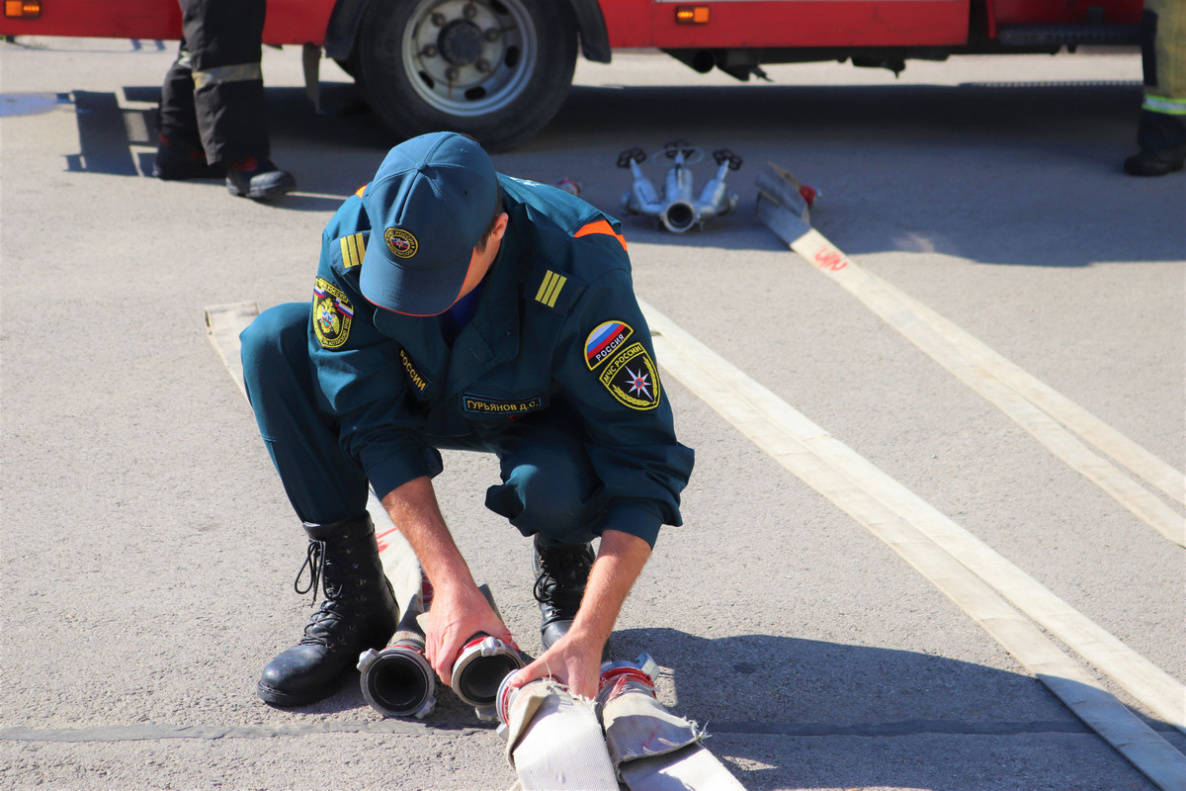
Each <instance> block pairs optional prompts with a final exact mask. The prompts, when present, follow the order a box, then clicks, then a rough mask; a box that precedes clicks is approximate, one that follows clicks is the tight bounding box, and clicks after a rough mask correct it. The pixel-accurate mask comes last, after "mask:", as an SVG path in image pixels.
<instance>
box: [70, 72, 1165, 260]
mask: <svg viewBox="0 0 1186 791" xmlns="http://www.w3.org/2000/svg"><path fill="white" fill-rule="evenodd" d="M122 91H123V95H124V97H126V99H127V101H128V102H136V103H152V102H155V101H156V100H157V99H158V97H159V93H160V90H159V88H157V87H154V86H126V87H124V88H123V89H122ZM72 95H73V98H74V101H75V103H76V106H77V118H78V131H79V142H80V149H81V150H80V152H79V153H77V154H75V153H73V152H63V155H64V156H65V158H66V161H67V167H68V169H70V170H76V171H82V172H94V173H105V174H113V175H124V176H141V177H147V176H148V175H150V174H151V160H152V154H153V151H154V150H155V131H154V130H155V123H154V116H155V110H153V109H148V108H145V107H136V108H128V107H121V106H120V102H119V101H118V98H119V97H118V94H117V93H115V92H112V93H98V92H87V91H75V92H74V93H73V94H72ZM266 95H267V103H268V109H269V124H270V130H271V137H272V142H273V152H274V157H273V158H274V159H276V160H277V164H279V165H280V166H281V167H284V168H286V169H288V170H291V171H292V172H293V173H294V174H295V175H296V176H297V180H298V183H299V185H300V191H299V192H298V193H296V194H293V195H290V196H286V197H285V198H282V199H280V200H277V201H275V202H274V203H273V204H272V205H273V206H275V208H276V209H278V210H297V211H315V212H328V211H333V210H334V209H335V208H336V206H337V205H338V203H339V202H340V201H341V200H344V199H345V198H346V197H348V196H349V195H350V194H352V193H353V192H354V191H355V190H356V189H357V188H358V187H359V186H361V185H362V184H364V183H365V182H366V181H367V179H368V178H369V177H370V175H371V174H372V173H373V172H374V170H375V168H376V167H377V166H378V164H379V163H380V162H381V161H382V158H383V156H384V155H385V153H386V151H387V149H388V147H389V146H390V145H392V144H394V143H395V142H398V141H397V140H395V139H394V138H393V136H392V135H391V133H390V132H388V131H387V130H386V129H385V128H384V127H383V126H382V125H381V124H380V123H379V121H378V120H377V119H376V117H375V116H374V115H373V114H372V113H371V112H370V111H369V109H367V107H366V105H365V102H364V101H363V99H362V97H361V95H360V93H359V91H358V89H357V88H356V87H355V86H354V85H353V84H352V83H332V82H330V83H323V84H322V110H321V112H320V113H318V112H315V111H314V109H313V105H312V103H311V102H310V101H309V99H308V98H307V96H306V95H305V92H304V90H303V89H301V88H294V87H279V88H268V89H267V90H266ZM1140 96H1141V91H1140V86H1139V85H1138V84H1137V83H1135V82H1134V83H1122V82H1117V83H1094V84H1093V83H1082V84H1079V83H1076V84H1071V85H1068V84H1041V83H1020V84H1002V85H993V84H968V85H961V86H956V87H947V86H919V85H890V86H830V87H817V86H784V85H774V86H772V85H758V86H755V85H741V84H739V85H737V86H735V87H733V86H731V87H721V86H713V87H663V88H651V87H625V88H614V87H583V86H578V87H576V88H574V89H573V90H572V92H571V93H570V95H569V97H568V100H567V101H566V102H565V104H564V105H563V107H562V108H561V110H560V112H559V113H558V115H557V116H556V118H555V119H554V120H553V122H552V123H551V124H550V125H549V127H548V128H546V129H545V130H544V131H543V132H542V133H540V134H539V135H538V136H537V137H536V138H534V139H532V140H531V141H529V142H528V143H526V144H524V145H523V146H522V147H520V148H519V149H517V150H515V151H511V152H506V153H502V154H497V155H495V162H496V165H497V167H498V168H499V170H500V171H502V172H505V173H508V174H511V175H517V176H521V177H524V178H530V179H535V180H538V181H543V182H545V183H555V182H556V181H558V180H559V179H561V178H571V179H574V180H576V181H578V182H581V183H582V185H583V187H584V189H583V192H582V197H584V198H585V199H586V200H588V201H589V202H590V203H593V204H594V205H596V206H598V207H599V208H601V209H602V210H604V211H606V212H608V213H610V214H611V215H614V216H619V217H622V212H621V207H620V199H621V196H622V194H623V193H624V192H625V191H627V190H628V189H629V188H630V184H631V181H632V179H631V177H630V173H629V171H627V170H622V169H619V168H617V167H616V161H617V156H618V153H619V152H621V151H623V150H625V149H627V148H631V147H634V146H640V145H641V146H642V147H643V148H644V149H646V150H648V151H650V153H651V158H650V160H649V161H648V162H646V163H644V170H645V171H646V173H647V175H648V176H649V177H650V178H651V179H652V181H654V182H655V183H656V185H661V184H662V182H663V178H664V176H665V174H666V172H667V169H668V168H669V166H670V163H669V161H668V160H666V159H663V158H662V156H661V151H662V145H663V144H664V143H665V142H667V141H670V140H672V139H676V138H683V139H686V140H689V141H691V143H692V144H694V145H700V146H702V147H703V149H704V150H705V152H706V153H707V152H711V151H713V150H715V149H717V148H721V147H727V148H730V149H731V150H733V151H735V152H736V153H738V154H739V155H741V156H742V157H743V159H744V160H745V164H744V165H743V168H742V169H741V170H740V171H738V172H736V173H732V174H730V176H729V184H730V189H731V191H735V192H736V193H737V194H738V195H739V196H740V198H741V201H740V204H739V209H738V212H737V213H736V214H734V215H732V216H729V217H724V218H717V219H714V220H712V221H710V222H709V223H708V224H707V225H706V226H705V228H704V230H693V231H690V232H688V233H685V234H678V235H677V234H672V233H669V232H666V231H662V230H658V229H656V228H655V224H654V223H653V222H651V221H649V220H646V219H644V218H638V217H623V221H624V229H625V232H626V233H627V236H628V238H630V239H632V240H635V239H637V240H639V241H645V242H653V243H656V244H663V245H669V246H680V247H689V248H716V249H735V250H751V249H755V250H777V249H785V248H783V247H782V245H781V243H780V242H778V241H777V239H776V238H775V237H774V236H773V234H771V233H770V232H769V231H767V230H766V229H765V228H764V227H762V226H761V224H760V223H759V222H758V220H757V218H756V217H755V216H754V212H753V198H754V196H756V188H755V187H754V186H753V183H754V179H755V178H756V176H757V173H758V172H759V171H760V169H761V168H762V167H764V165H765V163H766V162H768V161H774V162H777V163H779V164H780V165H782V166H784V167H786V168H788V169H789V170H791V172H793V173H795V174H796V175H797V176H799V178H800V179H801V180H803V181H804V182H806V183H809V184H812V185H814V186H817V187H819V188H821V189H822V191H823V198H822V200H821V201H820V202H819V203H818V204H817V206H816V207H815V210H814V211H813V223H814V224H815V225H816V227H818V228H819V229H820V230H821V231H823V232H824V233H825V234H826V235H828V236H829V237H830V238H832V241H833V242H834V243H835V244H837V245H838V246H839V247H840V248H841V249H843V250H844V251H845V252H847V253H849V254H850V255H859V254H865V253H878V252H887V251H906V252H921V253H938V254H949V255H953V256H959V257H962V258H967V259H971V260H973V261H976V262H982V263H995V264H1015V265H1030V266H1087V265H1090V264H1091V263H1093V262H1095V261H1162V260H1164V261H1180V260H1181V259H1182V258H1183V257H1186V232H1177V233H1175V232H1174V231H1173V230H1172V229H1173V228H1174V227H1177V225H1176V224H1175V223H1176V219H1175V218H1176V212H1177V211H1180V205H1181V204H1180V201H1181V188H1182V184H1181V178H1180V177H1177V176H1168V177H1166V178H1164V179H1132V178H1130V177H1126V176H1124V175H1123V174H1122V173H1121V171H1120V162H1121V161H1122V160H1123V158H1124V156H1126V155H1127V154H1129V153H1132V151H1131V150H1130V149H1131V148H1132V141H1133V140H1134V138H1135V119H1136V114H1137V110H1138V108H1139V103H1140ZM129 130H132V131H129ZM135 147H139V148H138V150H136V151H133V149H134V148H135ZM656 154H658V156H656ZM692 169H693V174H694V177H695V179H696V184H697V189H699V187H700V186H701V185H702V184H703V183H704V182H705V181H707V180H708V179H709V178H710V177H711V176H712V175H714V174H715V170H716V168H715V165H713V163H712V162H711V161H708V162H704V163H701V164H699V165H698V166H694V167H693V168H692ZM1175 179H1176V180H1175ZM211 185H212V187H213V186H216V185H217V187H218V188H222V185H221V184H220V183H218V182H211ZM1113 206H1123V216H1124V217H1125V218H1126V219H1125V223H1124V227H1123V228H1119V227H1117V224H1116V214H1115V211H1114V209H1113V208H1112V207H1113Z"/></svg>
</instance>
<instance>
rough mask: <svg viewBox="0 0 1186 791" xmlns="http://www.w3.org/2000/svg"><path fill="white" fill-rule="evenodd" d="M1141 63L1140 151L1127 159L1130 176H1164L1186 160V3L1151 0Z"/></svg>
mask: <svg viewBox="0 0 1186 791" xmlns="http://www.w3.org/2000/svg"><path fill="white" fill-rule="evenodd" d="M1142 26H1143V27H1144V31H1143V36H1142V41H1141V64H1142V67H1143V70H1144V73H1145V101H1144V102H1143V103H1142V105H1141V121H1140V125H1139V127H1138V129H1137V144H1138V145H1139V146H1140V147H1141V150H1140V152H1139V153H1137V154H1134V155H1133V156H1131V157H1129V158H1128V159H1126V160H1125V161H1124V171H1125V172H1126V173H1128V174H1129V175H1131V176H1164V175H1165V174H1167V173H1173V172H1175V171H1178V170H1181V169H1182V166H1183V163H1184V162H1186V3H1184V2H1182V0H1146V2H1145V13H1144V18H1143V19H1142Z"/></svg>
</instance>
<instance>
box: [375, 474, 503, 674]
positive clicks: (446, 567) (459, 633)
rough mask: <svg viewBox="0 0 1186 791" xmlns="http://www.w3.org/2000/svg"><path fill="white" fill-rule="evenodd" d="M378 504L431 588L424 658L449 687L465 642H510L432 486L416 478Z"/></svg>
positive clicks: (426, 481)
mask: <svg viewBox="0 0 1186 791" xmlns="http://www.w3.org/2000/svg"><path fill="white" fill-rule="evenodd" d="M382 502H383V507H384V508H386V509H387V513H388V514H389V515H390V516H391V519H392V521H393V522H395V524H396V526H397V527H398V528H399V530H400V532H401V533H403V534H404V537H405V538H407V539H408V543H409V544H411V545H412V550H413V551H414V552H415V553H416V557H417V558H418V559H419V560H420V565H421V566H422V567H423V569H424V573H425V574H426V575H427V576H428V579H429V581H430V582H431V583H432V585H433V589H434V590H433V601H432V606H431V608H430V609H429V616H428V629H427V633H426V638H427V639H426V642H425V653H426V655H427V657H428V661H429V662H430V663H431V664H432V667H433V669H434V670H436V672H437V675H438V676H440V678H441V681H443V682H444V683H445V684H451V683H452V680H453V679H452V670H453V661H454V660H455V659H456V658H457V654H458V652H460V650H461V647H462V645H463V644H464V643H465V641H466V640H468V639H469V638H471V637H473V636H474V635H475V634H477V633H479V632H485V633H486V634H489V635H493V636H494V637H497V638H499V639H500V640H503V641H504V642H513V640H512V639H511V634H510V632H508V631H507V628H506V626H505V625H504V624H503V623H502V621H501V620H499V618H498V615H497V614H495V612H494V610H493V609H491V607H490V604H489V602H487V601H486V597H484V596H483V595H482V593H481V591H479V590H478V586H477V584H476V583H475V582H474V578H473V575H472V574H471V573H470V569H469V565H468V564H467V563H466V562H465V558H464V557H462V555H461V550H459V549H458V548H457V544H456V543H455V542H454V541H453V536H452V534H451V533H450V532H449V528H448V526H446V524H445V519H444V517H443V516H441V509H440V507H439V506H438V505H437V500H436V493H435V491H434V490H433V488H432V481H431V480H430V479H429V478H427V477H424V478H415V479H413V480H411V481H408V482H407V483H405V484H403V485H402V486H400V487H398V488H397V489H395V490H393V491H391V492H388V493H387V494H386V495H385V496H384V497H383V500H382Z"/></svg>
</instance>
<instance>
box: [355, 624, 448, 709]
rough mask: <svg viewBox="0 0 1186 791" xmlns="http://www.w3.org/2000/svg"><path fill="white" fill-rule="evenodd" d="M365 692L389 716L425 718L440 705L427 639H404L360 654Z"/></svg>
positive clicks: (372, 702) (359, 665)
mask: <svg viewBox="0 0 1186 791" xmlns="http://www.w3.org/2000/svg"><path fill="white" fill-rule="evenodd" d="M358 671H359V673H361V674H362V676H361V679H360V680H361V685H362V694H363V697H365V698H366V701H367V703H369V704H370V705H371V708H373V709H375V710H376V711H378V712H379V713H380V714H382V715H383V716H385V717H415V718H416V719H421V720H422V719H424V718H425V717H426V716H427V715H428V714H429V712H431V711H432V709H433V707H434V706H435V705H436V698H435V697H434V694H435V692H436V673H434V672H433V670H432V666H431V665H429V664H428V659H426V658H425V656H424V642H423V641H420V640H415V639H411V640H402V641H397V642H394V643H392V644H391V645H388V646H387V647H386V648H384V649H383V650H382V651H376V650H375V649H373V648H369V649H367V650H366V651H364V652H362V654H361V655H360V656H359V658H358Z"/></svg>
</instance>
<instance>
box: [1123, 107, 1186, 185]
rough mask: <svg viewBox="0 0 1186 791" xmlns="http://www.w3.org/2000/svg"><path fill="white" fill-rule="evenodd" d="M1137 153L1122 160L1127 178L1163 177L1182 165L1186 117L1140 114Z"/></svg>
mask: <svg viewBox="0 0 1186 791" xmlns="http://www.w3.org/2000/svg"><path fill="white" fill-rule="evenodd" d="M1137 144H1138V145H1139V146H1140V147H1141V150H1140V152H1139V153H1137V154H1134V155H1133V156H1131V157H1129V158H1128V159H1126V160H1124V172H1125V173H1127V174H1128V175H1130V176H1164V175H1165V174H1167V173H1174V172H1176V171H1179V170H1181V169H1182V167H1183V165H1186V117H1184V116H1177V115H1169V114H1167V113H1154V112H1150V111H1149V110H1142V111H1141V124H1140V127H1139V129H1138V131H1137Z"/></svg>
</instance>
